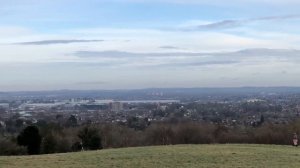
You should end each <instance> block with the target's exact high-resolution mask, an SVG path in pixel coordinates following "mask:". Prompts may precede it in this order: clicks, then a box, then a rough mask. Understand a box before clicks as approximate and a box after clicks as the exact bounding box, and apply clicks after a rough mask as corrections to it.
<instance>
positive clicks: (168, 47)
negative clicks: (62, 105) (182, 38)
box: [159, 46, 182, 50]
mask: <svg viewBox="0 0 300 168" xmlns="http://www.w3.org/2000/svg"><path fill="white" fill-rule="evenodd" d="M159 48H160V49H174V50H176V49H182V48H180V47H176V46H160V47H159Z"/></svg>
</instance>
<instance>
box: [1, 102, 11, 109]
mask: <svg viewBox="0 0 300 168" xmlns="http://www.w3.org/2000/svg"><path fill="white" fill-rule="evenodd" d="M0 108H2V109H4V110H9V103H0Z"/></svg>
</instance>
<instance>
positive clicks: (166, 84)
mask: <svg viewBox="0 0 300 168" xmlns="http://www.w3.org/2000/svg"><path fill="white" fill-rule="evenodd" d="M299 5H300V1H299V0H210V1H207V0H205V1H204V0H51V1H49V0H26V1H24V0H0V52H1V53H0V77H1V79H0V91H21V90H33V91H35V90H60V89H72V90H94V89H99V90H102V89H139V88H173V87H185V88H189V87H244V86H263V87H269V86H300V78H299V75H300V66H299V65H300V12H299Z"/></svg>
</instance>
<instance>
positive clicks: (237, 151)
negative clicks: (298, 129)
mask: <svg viewBox="0 0 300 168" xmlns="http://www.w3.org/2000/svg"><path fill="white" fill-rule="evenodd" d="M0 167H3V168H20V167H22V168H33V167H34V168H37V167H41V168H113V167H120V168H160V167H161V168H183V167H186V168H199V167H220V168H232V167H243V168H247V167H270V168H284V167H286V168H298V167H300V149H299V148H296V147H292V146H275V145H175V146H156V147H138V148H123V149H108V150H100V151H89V152H77V153H66V154H53V155H40V156H17V157H0Z"/></svg>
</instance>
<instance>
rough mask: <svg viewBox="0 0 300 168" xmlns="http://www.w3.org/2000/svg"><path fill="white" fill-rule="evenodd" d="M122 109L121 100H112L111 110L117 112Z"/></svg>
mask: <svg viewBox="0 0 300 168" xmlns="http://www.w3.org/2000/svg"><path fill="white" fill-rule="evenodd" d="M122 110H123V103H121V102H112V103H111V111H114V112H118V111H122Z"/></svg>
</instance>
